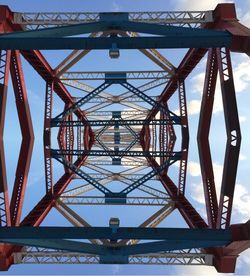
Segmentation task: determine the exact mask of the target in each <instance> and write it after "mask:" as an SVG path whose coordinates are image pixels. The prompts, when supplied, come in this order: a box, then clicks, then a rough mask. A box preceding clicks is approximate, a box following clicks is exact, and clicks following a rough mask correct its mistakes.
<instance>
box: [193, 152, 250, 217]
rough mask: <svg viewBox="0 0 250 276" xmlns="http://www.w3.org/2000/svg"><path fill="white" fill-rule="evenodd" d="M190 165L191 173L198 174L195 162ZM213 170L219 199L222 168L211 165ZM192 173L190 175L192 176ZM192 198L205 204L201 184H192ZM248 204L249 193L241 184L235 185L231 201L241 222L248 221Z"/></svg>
mask: <svg viewBox="0 0 250 276" xmlns="http://www.w3.org/2000/svg"><path fill="white" fill-rule="evenodd" d="M240 158H241V159H240V160H244V158H246V157H245V156H244V155H241V157H240ZM242 158H243V159H242ZM191 163H192V166H191V167H192V168H193V172H192V173H193V174H196V175H197V173H198V171H197V167H198V166H199V164H198V163H196V162H191ZM195 168H196V169H195ZM213 169H214V181H215V186H216V192H217V197H219V194H220V187H221V181H222V173H223V166H222V165H220V164H217V163H213ZM189 172H190V171H189ZM192 173H190V174H191V175H192ZM196 175H195V176H196ZM192 198H193V199H194V200H195V201H197V202H198V203H201V204H205V201H204V191H203V185H202V183H196V184H193V193H192ZM249 202H250V191H249V190H247V188H246V187H244V186H243V185H242V184H239V183H236V185H235V192H234V201H233V211H234V212H235V213H236V214H237V217H238V219H239V220H241V221H246V220H247V219H249V214H250V204H249Z"/></svg>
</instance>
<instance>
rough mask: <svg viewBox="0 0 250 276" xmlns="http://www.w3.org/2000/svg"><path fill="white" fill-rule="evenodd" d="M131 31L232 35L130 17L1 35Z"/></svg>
mask: <svg viewBox="0 0 250 276" xmlns="http://www.w3.org/2000/svg"><path fill="white" fill-rule="evenodd" d="M116 31H129V32H137V33H146V34H152V35H159V36H167V37H175V38H177V37H188V36H193V37H200V38H201V37H204V38H206V37H213V38H214V39H216V38H219V37H223V38H228V37H230V36H231V35H230V33H229V32H227V31H221V30H210V29H198V28H186V27H177V26H168V25H161V24H156V23H142V22H132V21H128V19H127V20H126V19H124V18H123V19H122V20H119V18H116V19H114V20H109V21H107V20H106V21H104V20H103V21H99V22H94V23H82V24H74V25H67V26H59V27H52V28H44V29H40V30H29V31H21V32H20V31H19V32H12V33H6V34H3V35H1V37H2V38H19V39H20V38H22V39H23V38H62V37H66V36H75V35H82V34H87V33H96V32H110V33H112V32H116Z"/></svg>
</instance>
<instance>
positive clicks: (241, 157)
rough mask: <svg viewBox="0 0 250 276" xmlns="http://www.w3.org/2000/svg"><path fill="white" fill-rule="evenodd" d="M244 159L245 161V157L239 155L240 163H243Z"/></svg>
mask: <svg viewBox="0 0 250 276" xmlns="http://www.w3.org/2000/svg"><path fill="white" fill-rule="evenodd" d="M246 159H247V157H246V156H245V155H244V154H240V156H239V160H240V161H244V160H246Z"/></svg>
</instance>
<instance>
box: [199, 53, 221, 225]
mask: <svg viewBox="0 0 250 276" xmlns="http://www.w3.org/2000/svg"><path fill="white" fill-rule="evenodd" d="M217 74H218V63H217V57H216V50H215V49H210V50H209V52H208V56H207V68H206V75H205V83H204V89H203V96H202V102H201V111H200V119H199V126H198V133H197V143H198V148H199V157H200V166H201V175H202V181H203V189H204V195H205V203H206V210H207V218H208V225H209V227H211V228H215V227H216V220H217V215H218V201H217V196H216V188H215V183H214V172H213V164H212V158H211V153H210V146H209V139H208V136H209V129H210V124H211V118H212V112H213V104H214V93H215V87H216V81H217Z"/></svg>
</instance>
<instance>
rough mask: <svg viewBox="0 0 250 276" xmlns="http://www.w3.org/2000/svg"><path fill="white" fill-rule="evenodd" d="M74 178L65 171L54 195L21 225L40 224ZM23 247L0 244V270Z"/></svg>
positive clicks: (48, 194) (82, 161)
mask: <svg viewBox="0 0 250 276" xmlns="http://www.w3.org/2000/svg"><path fill="white" fill-rule="evenodd" d="M86 158H87V156H82V157H81V158H78V159H77V160H76V162H75V163H74V165H75V166H77V167H80V166H82V165H83V163H84V162H85V160H86ZM73 178H74V173H73V172H70V173H65V174H64V175H63V176H62V177H61V178H60V179H59V180H58V181H57V183H56V184H55V185H54V196H53V197H52V196H51V194H50V193H47V194H45V196H44V197H43V198H42V199H41V200H40V201H39V202H38V203H37V205H36V206H35V207H34V208H33V209H32V210H31V211H30V213H29V214H28V215H27V216H26V217H25V218H24V220H23V221H22V222H21V224H20V225H21V226H39V225H40V224H41V223H42V222H43V220H44V219H45V218H46V216H47V214H48V213H49V211H50V210H51V209H52V208H53V207H54V206H55V203H56V200H57V199H58V198H59V197H60V195H61V194H62V193H63V192H64V190H65V189H66V188H67V186H68V185H69V183H70V182H71V180H72V179H73ZM21 248H22V247H17V246H13V245H12V246H10V245H8V244H3V245H1V244H0V271H5V270H8V268H9V267H10V266H11V265H12V264H13V263H14V260H13V257H12V255H11V254H12V253H13V252H18V251H20V250H21Z"/></svg>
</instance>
